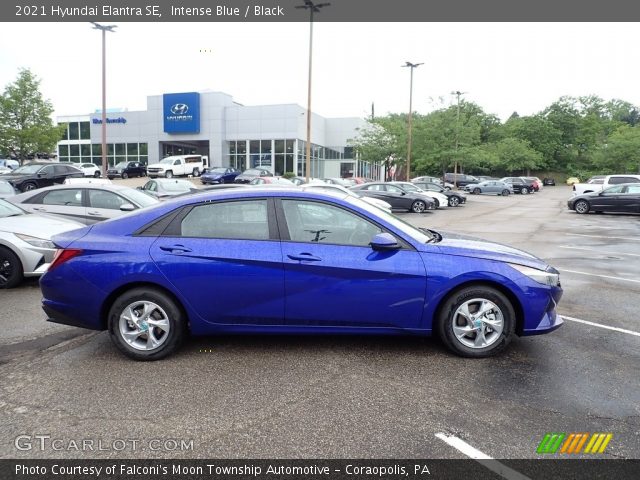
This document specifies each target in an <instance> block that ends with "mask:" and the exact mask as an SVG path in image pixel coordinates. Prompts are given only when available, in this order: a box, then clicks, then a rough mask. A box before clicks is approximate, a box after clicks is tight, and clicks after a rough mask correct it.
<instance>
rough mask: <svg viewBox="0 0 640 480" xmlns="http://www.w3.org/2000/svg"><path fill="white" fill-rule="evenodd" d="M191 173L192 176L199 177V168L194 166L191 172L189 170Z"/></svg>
mask: <svg viewBox="0 0 640 480" xmlns="http://www.w3.org/2000/svg"><path fill="white" fill-rule="evenodd" d="M191 174H192V175H193V176H194V177H199V176H200V169H199V168H194V169H193V172H191Z"/></svg>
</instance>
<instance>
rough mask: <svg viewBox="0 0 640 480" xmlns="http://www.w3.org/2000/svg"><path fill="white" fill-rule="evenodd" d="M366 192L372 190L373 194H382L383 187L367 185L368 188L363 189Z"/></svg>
mask: <svg viewBox="0 0 640 480" xmlns="http://www.w3.org/2000/svg"><path fill="white" fill-rule="evenodd" d="M365 189H366V190H373V191H375V192H384V185H380V184H376V185H369V186H368V187H365Z"/></svg>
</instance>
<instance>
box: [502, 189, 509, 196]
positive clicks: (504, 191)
mask: <svg viewBox="0 0 640 480" xmlns="http://www.w3.org/2000/svg"><path fill="white" fill-rule="evenodd" d="M510 193H511V192H510V191H509V190H507V189H506V188H505V189H504V190H502V196H503V197H506V196H507V195H509V194H510Z"/></svg>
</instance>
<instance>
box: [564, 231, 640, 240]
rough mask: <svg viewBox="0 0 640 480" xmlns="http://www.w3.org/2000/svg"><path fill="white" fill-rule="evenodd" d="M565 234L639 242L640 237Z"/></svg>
mask: <svg viewBox="0 0 640 480" xmlns="http://www.w3.org/2000/svg"><path fill="white" fill-rule="evenodd" d="M567 235H571V236H574V237H592V238H615V239H618V240H632V241H634V242H640V238H638V237H612V236H609V235H587V234H584V233H567Z"/></svg>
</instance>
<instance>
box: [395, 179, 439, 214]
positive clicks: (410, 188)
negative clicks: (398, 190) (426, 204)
mask: <svg viewBox="0 0 640 480" xmlns="http://www.w3.org/2000/svg"><path fill="white" fill-rule="evenodd" d="M389 183H393V184H395V185H400V186H401V187H402V188H403V189H405V190H406V191H407V192H416V193H421V194H423V195H426V196H428V197H431V198H433V199H434V200H435V201H436V208H447V207H448V206H449V199H448V198H447V196H446V195H443V194H442V193H438V192H434V191H432V190H423V189H421V188H420V187H418V186H417V185H415V184H413V183H411V182H389Z"/></svg>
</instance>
